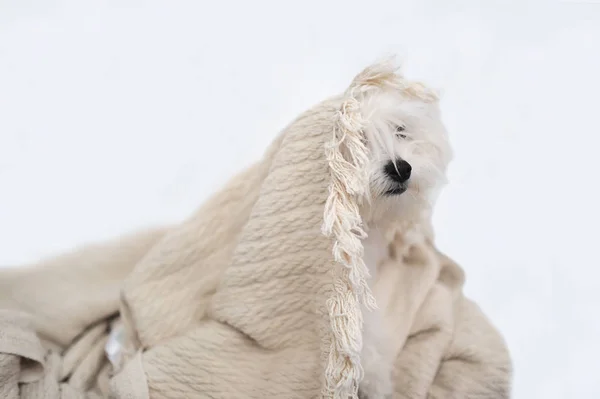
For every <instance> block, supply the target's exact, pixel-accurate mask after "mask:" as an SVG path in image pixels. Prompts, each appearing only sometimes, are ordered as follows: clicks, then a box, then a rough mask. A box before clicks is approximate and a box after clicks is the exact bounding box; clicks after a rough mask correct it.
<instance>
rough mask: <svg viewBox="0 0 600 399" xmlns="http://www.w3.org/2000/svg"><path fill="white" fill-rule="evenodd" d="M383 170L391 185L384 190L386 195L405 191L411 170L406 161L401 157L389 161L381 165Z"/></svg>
mask: <svg viewBox="0 0 600 399" xmlns="http://www.w3.org/2000/svg"><path fill="white" fill-rule="evenodd" d="M383 171H384V173H385V175H386V177H387V178H388V179H389V180H390V181H391V183H392V187H391V188H390V189H389V190H388V191H386V194H387V195H399V194H402V193H403V192H405V191H406V189H407V188H408V180H409V179H410V174H411V172H412V167H411V166H410V164H409V163H408V162H406V161H405V160H403V159H396V160H395V161H389V162H388V163H386V164H385V166H384V167H383Z"/></svg>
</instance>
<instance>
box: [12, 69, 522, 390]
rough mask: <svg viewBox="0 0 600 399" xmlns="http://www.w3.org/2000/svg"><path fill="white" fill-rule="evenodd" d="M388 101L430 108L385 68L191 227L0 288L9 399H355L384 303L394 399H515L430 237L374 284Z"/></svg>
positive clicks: (75, 259) (27, 271)
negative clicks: (373, 189)
mask: <svg viewBox="0 0 600 399" xmlns="http://www.w3.org/2000/svg"><path fill="white" fill-rule="evenodd" d="M385 90H405V91H406V92H407V93H409V94H410V95H415V96H419V95H425V94H423V93H424V91H423V90H424V89H423V87H422V86H420V85H417V84H411V83H410V82H408V81H407V80H405V79H404V78H403V77H402V76H400V75H398V74H397V73H396V72H395V70H394V69H393V68H391V67H390V66H389V65H387V64H377V65H374V66H372V67H370V68H367V69H366V70H365V71H363V72H362V73H361V74H359V75H358V76H357V77H356V78H355V80H354V81H353V83H352V84H351V85H350V87H349V89H348V90H347V91H346V92H345V93H343V94H342V95H339V96H336V97H332V98H330V99H328V100H326V101H324V102H322V103H321V104H318V105H316V106H315V107H313V108H311V109H310V110H308V111H307V112H305V113H303V114H302V115H300V116H299V117H298V118H297V119H296V120H294V121H293V122H292V123H291V124H290V125H289V126H287V127H286V128H285V129H284V130H283V131H282V132H281V133H280V134H279V135H278V136H277V138H276V139H275V140H274V142H273V143H272V144H271V145H270V147H269V148H268V149H267V151H266V152H265V154H264V156H263V157H262V159H261V160H259V161H258V162H256V163H255V164H253V165H252V166H250V167H249V168H247V169H246V170H244V171H242V172H241V173H240V174H239V175H237V176H235V177H233V178H232V179H231V180H230V181H228V182H227V183H226V184H225V185H224V186H223V188H221V189H220V190H218V191H217V192H216V193H215V194H214V195H212V196H211V197H210V198H209V199H208V200H207V201H206V202H205V203H204V204H203V205H202V206H201V207H200V208H199V209H198V210H197V211H196V212H195V213H194V214H193V215H192V216H191V217H190V218H189V219H188V220H186V221H184V222H183V223H181V224H179V225H175V226H170V227H165V228H161V229H154V230H148V231H143V232H138V233H136V234H132V235H129V236H124V237H121V238H119V239H117V240H114V241H111V242H108V243H104V244H94V245H90V246H87V247H84V248H81V249H78V250H76V251H73V252H72V253H70V254H66V255H63V256H60V257H56V258H53V259H51V260H48V261H44V262H41V264H39V265H35V266H32V267H28V268H24V269H15V270H0V288H1V290H0V397H2V398H5V397H6V398H8V399H17V398H22V399H32V398H36V399H37V398H108V397H114V398H118V399H121V398H123V399H124V398H140V399H145V398H153V399H154V398H186V397H190V398H203V397H204V398H257V399H258V398H290V399H291V398H298V399H300V398H316V397H321V398H340V399H348V398H356V395H357V389H358V384H359V382H360V379H361V375H362V368H361V361H360V349H361V343H362V337H361V323H362V312H361V306H366V307H367V308H368V307H369V306H371V305H372V303H370V301H372V300H373V296H371V292H373V293H374V296H375V298H376V299H377V305H378V307H379V308H380V309H381V310H382V311H383V312H384V315H385V317H384V320H385V328H387V329H388V330H389V331H392V332H393V336H394V337H395V341H394V347H393V348H391V350H393V351H394V352H393V353H396V354H397V356H396V363H395V370H394V383H395V396H394V397H395V398H411V399H419V398H423V399H425V398H461V399H469V398H473V399H475V398H490V399H492V398H494V399H496V398H507V397H508V396H509V389H510V359H509V357H508V353H507V351H506V348H505V345H504V342H503V340H502V337H501V336H500V335H499V334H498V332H497V331H496V330H495V328H494V327H493V326H492V325H491V323H490V322H489V321H488V320H487V319H486V318H485V316H484V315H483V313H482V312H481V310H480V309H479V308H478V307H477V306H476V305H475V304H474V303H473V302H471V301H469V300H468V299H466V298H465V297H464V296H463V294H462V286H463V283H464V274H463V272H462V270H461V269H460V267H459V266H458V265H456V264H455V263H454V262H453V261H452V260H451V259H450V258H448V257H447V256H445V255H444V254H442V253H441V252H439V251H438V250H437V248H436V247H435V245H434V242H433V236H432V234H431V233H430V228H429V220H423V221H422V223H423V225H422V226H419V225H416V226H412V227H411V231H410V232H408V231H406V230H405V229H403V227H398V232H397V233H396V235H395V236H392V238H391V240H390V242H389V246H390V255H389V257H388V259H386V261H385V262H384V263H382V264H381V265H380V266H379V267H380V270H379V272H378V273H377V275H376V278H375V280H374V281H371V282H370V283H369V284H367V280H366V278H367V276H366V271H365V269H364V268H363V267H362V261H361V260H360V259H359V257H360V256H362V244H361V240H362V238H363V237H364V231H363V225H362V222H361V219H360V215H359V212H358V207H359V204H360V202H361V200H362V198H361V196H362V195H364V193H362V192H361V190H362V188H361V187H362V186H361V184H362V182H363V180H362V178H363V176H362V175H361V173H362V168H364V163H365V159H366V158H365V156H366V153H365V152H364V151H365V147H364V143H363V139H362V138H361V126H363V123H364V121H365V118H368V116H367V115H361V114H360V106H359V105H360V103H361V101H369V98H370V97H369V96H371V95H372V93H373V92H379V91H385ZM408 234H410V237H411V238H410V240H408V239H407V235H408ZM415 237H417V238H416V239H415ZM118 328H122V329H123V339H122V341H120V340H119V339H117V338H114V337H116V336H119V335H118V334H114V332H115V331H116V330H115V329H118ZM111 331H113V334H112V335H110V332H111ZM119 331H120V330H119ZM15 342H20V344H18V345H17V344H15ZM107 343H108V345H107ZM115 348H118V350H116V352H115ZM105 350H107V351H108V356H107V355H106V353H105ZM371 399H375V398H371Z"/></svg>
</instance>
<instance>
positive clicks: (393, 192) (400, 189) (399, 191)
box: [385, 183, 408, 196]
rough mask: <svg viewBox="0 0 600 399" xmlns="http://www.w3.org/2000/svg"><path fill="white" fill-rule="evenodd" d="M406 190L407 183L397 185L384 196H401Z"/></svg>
mask: <svg viewBox="0 0 600 399" xmlns="http://www.w3.org/2000/svg"><path fill="white" fill-rule="evenodd" d="M407 189H408V184H407V183H399V184H396V185H394V186H393V187H392V188H390V189H389V190H387V191H386V192H385V195H388V196H393V195H400V194H403V193H404V192H405V191H406V190H407Z"/></svg>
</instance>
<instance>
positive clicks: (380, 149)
mask: <svg viewBox="0 0 600 399" xmlns="http://www.w3.org/2000/svg"><path fill="white" fill-rule="evenodd" d="M362 112H363V115H366V116H367V118H365V119H366V120H367V121H369V122H367V126H366V127H365V129H364V132H365V137H366V140H367V147H368V149H369V166H368V167H369V192H370V195H369V199H368V201H366V203H365V204H364V205H363V207H362V209H361V214H362V216H363V219H364V220H365V222H366V223H367V225H373V224H375V225H377V224H382V223H387V222H390V221H394V220H404V221H406V220H408V221H417V219H419V218H420V217H422V215H424V214H429V213H430V211H431V208H432V206H433V204H434V202H435V200H436V198H437V195H438V193H439V191H440V189H441V188H442V187H443V186H444V184H445V183H446V169H447V166H448V163H449V162H450V160H451V158H452V152H451V149H450V146H449V143H448V138H447V131H446V129H445V127H444V125H443V123H442V121H441V115H440V109H439V103H438V100H437V96H432V97H424V96H418V95H411V93H410V92H399V93H380V94H376V95H374V96H373V97H372V98H371V99H370V100H369V101H365V102H364V104H363V109H362Z"/></svg>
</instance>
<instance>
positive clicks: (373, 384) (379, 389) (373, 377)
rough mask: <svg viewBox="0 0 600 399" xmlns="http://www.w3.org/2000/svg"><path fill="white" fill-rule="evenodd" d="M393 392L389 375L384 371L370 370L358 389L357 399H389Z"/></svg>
mask: <svg viewBox="0 0 600 399" xmlns="http://www.w3.org/2000/svg"><path fill="white" fill-rule="evenodd" d="M393 392H394V385H393V383H392V376H391V373H387V372H386V370H383V369H380V370H370V371H367V372H365V376H364V378H363V380H362V381H361V383H360V386H359V388H358V397H359V399H391V398H392V394H393Z"/></svg>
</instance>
